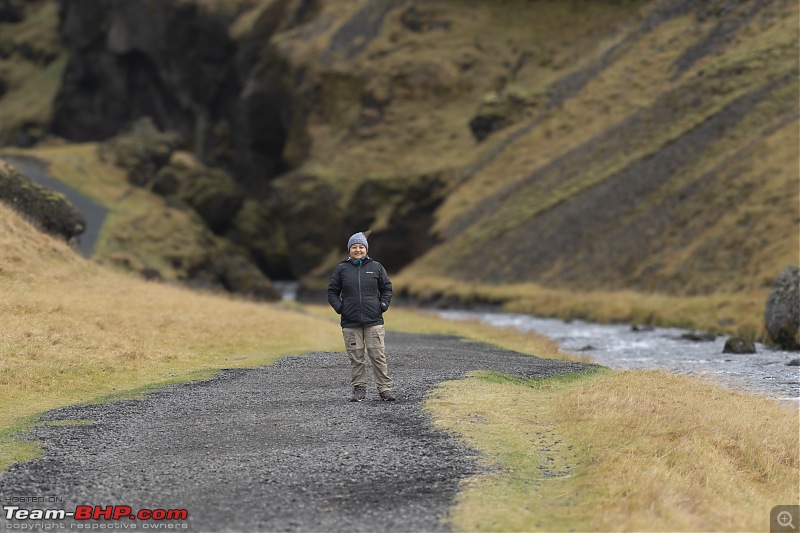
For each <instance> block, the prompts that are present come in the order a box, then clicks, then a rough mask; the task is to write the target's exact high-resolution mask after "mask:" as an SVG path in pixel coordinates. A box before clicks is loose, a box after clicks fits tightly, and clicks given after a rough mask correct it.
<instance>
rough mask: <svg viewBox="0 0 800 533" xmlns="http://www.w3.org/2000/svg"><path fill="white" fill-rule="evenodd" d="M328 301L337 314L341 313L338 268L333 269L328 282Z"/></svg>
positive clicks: (340, 284) (340, 282) (339, 271)
mask: <svg viewBox="0 0 800 533" xmlns="http://www.w3.org/2000/svg"><path fill="white" fill-rule="evenodd" d="M328 303H329V304H331V307H333V310H334V311H336V313H337V314H339V315H341V314H342V273H341V270H340V269H339V268H337V269H336V270H334V271H333V275H332V276H331V281H330V283H328Z"/></svg>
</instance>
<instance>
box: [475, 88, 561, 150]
mask: <svg viewBox="0 0 800 533" xmlns="http://www.w3.org/2000/svg"><path fill="white" fill-rule="evenodd" d="M545 103H546V93H544V92H541V91H539V92H527V91H522V90H519V89H508V90H505V91H500V92H492V93H489V94H487V95H486V96H484V98H483V101H482V102H481V104H480V105H479V106H478V109H477V111H476V112H475V115H473V117H472V119H470V121H469V128H470V130H471V131H472V135H473V136H474V137H475V140H477V141H478V142H480V141H482V140H484V139H485V138H486V137H488V136H489V135H490V134H491V133H492V132H494V131H497V130H500V129H503V128H506V127H508V126H511V125H512V124H515V123H517V122H519V121H520V120H522V119H524V118H525V117H526V114H527V112H528V110H530V109H532V108H536V107H543V106H544V105H545Z"/></svg>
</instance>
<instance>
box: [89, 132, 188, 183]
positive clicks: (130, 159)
mask: <svg viewBox="0 0 800 533" xmlns="http://www.w3.org/2000/svg"><path fill="white" fill-rule="evenodd" d="M179 144H180V136H179V135H178V134H176V133H172V132H161V131H160V130H159V129H158V127H156V125H155V123H154V122H153V120H152V119H151V118H149V117H144V118H142V119H139V120H137V121H136V122H135V123H134V124H133V126H132V127H131V129H130V131H128V132H127V133H123V134H120V135H118V136H116V137H114V138H113V139H111V140H109V141H107V142H105V143H103V144H101V145H100V147H99V149H98V150H99V155H100V158H101V159H102V160H104V161H108V160H110V161H111V162H113V163H114V164H115V165H117V166H118V167H120V168H123V169H125V170H126V171H127V172H128V182H129V183H131V184H132V185H136V186H137V187H146V186H148V185H150V184H151V183H152V182H153V181H155V178H156V176H157V174H158V171H159V170H161V168H162V167H163V166H164V165H166V164H167V163H168V162H169V160H170V156H171V155H172V153H173V152H174V151H175V149H176V148H177V147H178V145H179Z"/></svg>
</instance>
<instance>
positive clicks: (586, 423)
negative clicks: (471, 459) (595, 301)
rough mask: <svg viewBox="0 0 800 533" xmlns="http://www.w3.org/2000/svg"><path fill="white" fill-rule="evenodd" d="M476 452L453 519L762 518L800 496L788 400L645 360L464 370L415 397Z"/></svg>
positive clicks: (707, 527) (498, 525)
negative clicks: (517, 373)
mask: <svg viewBox="0 0 800 533" xmlns="http://www.w3.org/2000/svg"><path fill="white" fill-rule="evenodd" d="M426 406H427V408H428V409H429V410H430V412H431V413H432V415H433V416H434V419H435V424H436V426H437V427H438V428H440V429H443V430H447V431H451V432H455V433H456V434H458V435H461V436H463V438H464V439H465V440H466V441H467V442H468V443H469V444H470V445H471V446H474V447H476V448H478V449H479V450H481V451H482V452H483V453H484V461H485V465H486V467H487V471H486V473H484V474H482V475H479V476H478V477H476V478H472V479H469V480H467V481H466V482H465V483H464V484H463V486H462V492H461V493H460V495H459V497H458V501H457V504H456V506H455V507H454V508H453V509H452V510H451V513H450V517H449V521H450V523H451V524H452V525H453V526H454V529H456V530H457V531H567V530H569V531H766V530H768V529H769V514H770V509H771V508H772V507H774V506H775V505H780V504H792V503H795V504H796V503H800V493H799V492H798V487H799V486H800V485H798V483H799V482H800V460H799V459H798V457H800V455H798V452H799V451H800V449H798V418H797V410H796V407H791V408H790V407H788V406H784V405H779V404H777V403H775V402H773V401H771V400H767V399H760V398H754V397H751V396H747V395H744V394H739V393H735V392H731V391H728V390H724V389H722V388H719V387H717V386H715V385H710V384H709V383H707V382H704V381H701V380H698V379H693V378H688V377H684V376H673V375H669V374H666V373H664V372H656V371H628V372H605V373H593V374H584V375H580V376H573V377H572V378H571V379H563V378H562V379H557V380H535V381H533V382H530V383H526V382H522V381H520V380H516V379H508V378H505V377H503V376H498V375H496V374H485V373H476V374H474V375H472V377H470V378H468V379H464V380H460V381H452V382H448V383H444V384H441V385H440V386H439V387H438V388H437V389H436V390H435V391H434V392H433V393H432V394H431V395H430V397H429V399H428V400H427V402H426Z"/></svg>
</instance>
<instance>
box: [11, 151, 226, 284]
mask: <svg viewBox="0 0 800 533" xmlns="http://www.w3.org/2000/svg"><path fill="white" fill-rule="evenodd" d="M2 153H6V154H8V155H17V156H26V157H34V158H37V159H40V160H42V161H45V162H47V163H48V173H49V174H50V175H51V176H52V177H53V178H55V179H57V180H59V181H61V182H63V183H66V184H67V185H70V186H71V187H73V188H74V189H76V190H78V191H80V192H81V193H82V194H84V195H86V196H88V197H89V198H91V199H92V200H94V201H95V202H97V203H98V204H100V205H102V206H104V207H106V208H107V209H108V210H109V212H108V215H107V218H106V220H105V222H104V223H103V227H102V230H101V232H100V236H99V238H98V241H97V243H96V244H95V249H94V252H93V257H94V258H95V259H97V260H99V261H102V262H108V263H111V264H114V265H116V266H118V267H121V268H122V269H128V270H141V268H142V267H143V266H147V267H150V268H155V269H156V270H158V272H159V273H160V274H161V276H162V277H164V278H165V279H168V280H175V279H181V278H183V277H185V274H186V273H185V270H186V269H187V268H188V265H192V264H197V263H200V262H202V261H201V260H200V258H203V257H208V256H212V255H215V254H217V253H219V252H220V251H221V250H224V249H226V247H229V246H230V245H229V244H228V243H226V241H224V240H223V239H221V238H219V237H218V236H216V235H215V234H214V233H212V232H211V231H210V230H209V229H208V228H207V227H206V225H205V223H204V222H203V221H202V220H201V219H200V217H199V215H197V214H196V213H195V212H194V211H192V210H191V209H188V208H186V209H180V208H177V207H174V206H170V205H169V203H168V202H167V201H165V199H164V198H162V197H160V196H158V195H156V194H154V193H152V192H150V191H148V190H146V189H142V188H139V187H134V186H132V185H130V184H129V183H128V181H127V178H126V173H125V171H124V170H122V169H120V168H118V167H116V166H115V165H113V164H112V163H111V162H109V161H103V160H102V159H101V158H100V156H99V154H98V144H97V143H81V144H67V145H55V146H47V145H43V146H37V147H35V148H30V149H27V148H26V149H21V148H10V147H9V148H4V149H3V150H2Z"/></svg>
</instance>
